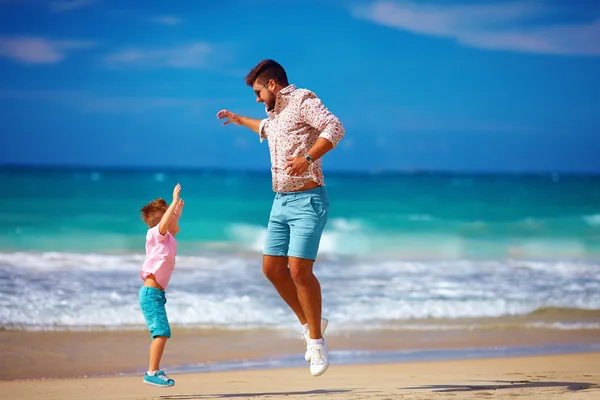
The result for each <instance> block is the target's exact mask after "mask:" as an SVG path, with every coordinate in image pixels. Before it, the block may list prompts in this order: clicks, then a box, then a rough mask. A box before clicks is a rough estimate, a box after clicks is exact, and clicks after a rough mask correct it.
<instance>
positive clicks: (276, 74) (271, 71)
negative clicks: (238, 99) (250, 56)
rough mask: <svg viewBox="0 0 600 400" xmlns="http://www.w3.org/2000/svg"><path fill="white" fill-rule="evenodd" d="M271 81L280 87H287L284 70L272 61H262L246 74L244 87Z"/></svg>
mask: <svg viewBox="0 0 600 400" xmlns="http://www.w3.org/2000/svg"><path fill="white" fill-rule="evenodd" d="M271 79H273V80H274V81H275V82H277V83H279V84H280V85H281V86H283V87H286V86H288V85H289V83H288V78H287V74H286V73H285V69H283V67H282V66H281V65H280V64H279V63H278V62H277V61H274V60H269V59H267V60H262V61H261V62H259V63H258V65H257V66H256V67H254V68H252V69H251V70H250V72H248V75H246V85H248V86H250V87H252V85H254V83H255V82H257V81H258V83H259V84H264V83H267V82H269V81H270V80H271Z"/></svg>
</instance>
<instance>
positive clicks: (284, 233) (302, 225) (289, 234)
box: [264, 186, 329, 261]
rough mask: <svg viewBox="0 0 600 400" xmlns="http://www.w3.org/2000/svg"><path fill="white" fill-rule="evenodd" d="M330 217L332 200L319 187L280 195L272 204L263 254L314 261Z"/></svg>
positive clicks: (321, 187)
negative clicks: (330, 202) (330, 201)
mask: <svg viewBox="0 0 600 400" xmlns="http://www.w3.org/2000/svg"><path fill="white" fill-rule="evenodd" d="M328 214H329V197H328V196H327V190H325V187H323V186H320V187H317V188H314V189H310V190H304V191H302V192H286V193H277V194H276V195H275V199H274V200H273V207H272V208H271V215H270V216H269V224H268V225H267V239H266V243H265V251H264V254H266V255H268V256H288V257H297V258H305V259H309V260H313V261H314V260H315V259H316V257H317V252H318V251H319V243H320V241H321V235H322V234H323V229H324V228H325V224H326V223H327V216H328Z"/></svg>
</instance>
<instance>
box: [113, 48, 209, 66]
mask: <svg viewBox="0 0 600 400" xmlns="http://www.w3.org/2000/svg"><path fill="white" fill-rule="evenodd" d="M217 58H218V57H217V54H216V51H215V48H214V47H213V46H212V45H210V44H208V43H205V42H196V43H191V44H188V45H184V46H179V47H174V48H158V49H128V50H123V51H120V52H117V53H113V54H109V55H108V56H107V57H106V61H107V62H109V63H110V64H113V65H115V64H121V65H139V66H152V67H176V68H205V67H209V66H211V65H213V64H214V63H215V62H216V61H217V60H216V59H217Z"/></svg>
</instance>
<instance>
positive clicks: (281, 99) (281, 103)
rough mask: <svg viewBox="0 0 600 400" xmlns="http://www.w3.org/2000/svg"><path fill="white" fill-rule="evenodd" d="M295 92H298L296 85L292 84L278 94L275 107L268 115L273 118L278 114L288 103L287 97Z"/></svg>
mask: <svg viewBox="0 0 600 400" xmlns="http://www.w3.org/2000/svg"><path fill="white" fill-rule="evenodd" d="M294 90H296V85H294V84H291V85H287V86H286V87H284V88H283V89H281V90H280V91H279V92H277V95H275V107H274V108H273V110H272V111H267V115H268V116H269V117H272V116H273V115H274V114H276V113H278V112H279V110H280V109H281V108H282V107H284V106H285V104H286V103H287V99H286V98H285V97H286V96H287V95H289V94H291V93H293V92H294Z"/></svg>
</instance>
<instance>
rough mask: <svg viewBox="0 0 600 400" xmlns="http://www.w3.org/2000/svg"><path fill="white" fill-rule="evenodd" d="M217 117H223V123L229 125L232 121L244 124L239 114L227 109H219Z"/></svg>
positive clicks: (239, 124)
mask: <svg viewBox="0 0 600 400" xmlns="http://www.w3.org/2000/svg"><path fill="white" fill-rule="evenodd" d="M217 119H225V121H223V125H229V124H231V123H232V122H233V123H234V124H236V125H238V126H241V125H244V124H243V123H242V119H241V118H240V116H239V115H237V114H234V113H232V112H231V111H227V110H221V111H219V112H218V113H217Z"/></svg>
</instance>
